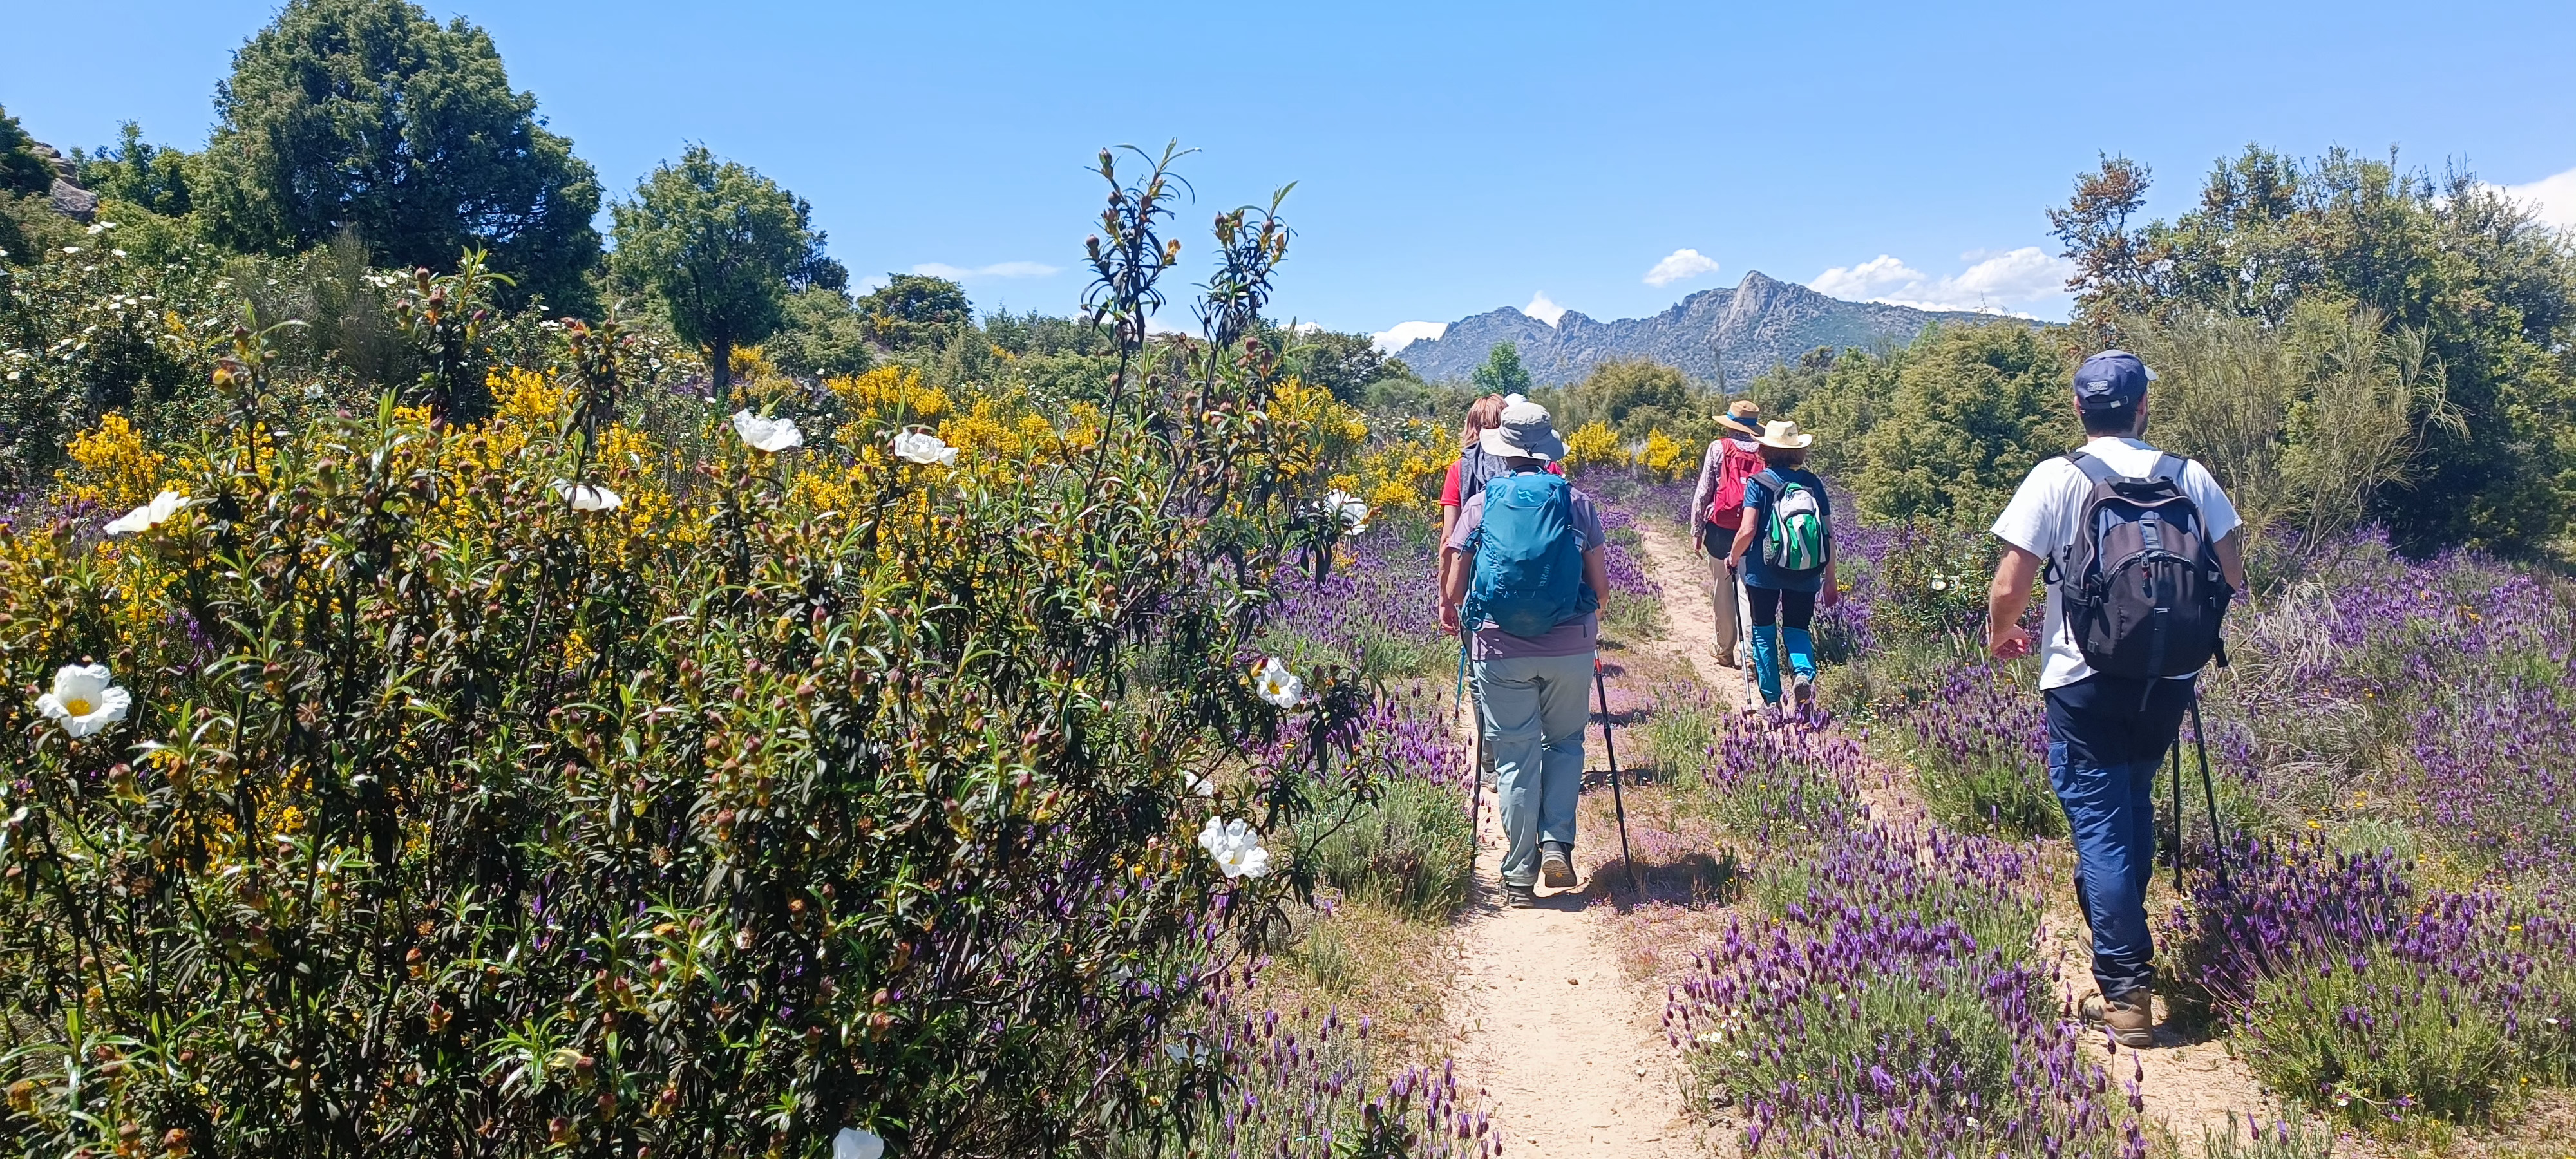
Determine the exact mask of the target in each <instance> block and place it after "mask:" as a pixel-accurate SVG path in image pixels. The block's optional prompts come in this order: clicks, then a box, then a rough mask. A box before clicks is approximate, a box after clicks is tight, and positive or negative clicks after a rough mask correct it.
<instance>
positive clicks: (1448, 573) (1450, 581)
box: [1440, 547, 1471, 632]
mask: <svg viewBox="0 0 2576 1159" xmlns="http://www.w3.org/2000/svg"><path fill="white" fill-rule="evenodd" d="M1470 561H1471V557H1469V556H1468V555H1467V553H1466V552H1463V551H1460V550H1458V549H1457V548H1454V547H1443V548H1441V549H1440V626H1441V627H1443V628H1447V629H1449V630H1450V631H1453V632H1454V631H1456V630H1458V606H1459V605H1460V604H1463V603H1466V602H1467V565H1468V564H1469V562H1470Z"/></svg>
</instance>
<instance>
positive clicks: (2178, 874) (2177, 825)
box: [2173, 737, 2184, 893]
mask: <svg viewBox="0 0 2576 1159" xmlns="http://www.w3.org/2000/svg"><path fill="white" fill-rule="evenodd" d="M2173 793H2174V807H2173V819H2174V839H2173V870H2174V892H2175V893H2181V892H2182V840H2183V828H2184V826H2183V823H2182V822H2183V817H2182V738H2181V737H2175V738H2174V743H2173Z"/></svg>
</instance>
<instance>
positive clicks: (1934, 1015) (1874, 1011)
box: [1690, 894, 2019, 1108]
mask: <svg viewBox="0 0 2576 1159" xmlns="http://www.w3.org/2000/svg"><path fill="white" fill-rule="evenodd" d="M1800 896H1801V897H1803V896H1804V895H1803V894H1801V895H1800ZM1927 917H1928V915H1927ZM1980 944H1983V943H1982V942H1981V943H1980ZM1989 973H1990V970H1989V969H1988V968H1985V967H1982V966H1977V965H1968V964H1959V965H1953V966H1949V967H1946V968H1942V969H1938V970H1934V971H1930V972H1928V973H1927V974H1882V975H1878V976H1876V977H1873V978H1870V979H1868V980H1867V981H1865V982H1860V983H1857V984H1854V985H1851V986H1849V987H1847V988H1846V987H1832V988H1829V987H1826V986H1821V985H1817V986H1810V987H1805V988H1803V989H1802V992H1801V993H1800V995H1799V997H1798V999H1797V1000H1796V1002H1795V1004H1794V1009H1793V1010H1792V1011H1790V1012H1785V1013H1780V1014H1773V1015H1769V1017H1772V1018H1777V1019H1778V1020H1779V1021H1781V1022H1784V1023H1787V1024H1790V1025H1795V1026H1797V1027H1799V1028H1800V1032H1799V1033H1797V1034H1795V1035H1786V1036H1782V1037H1781V1038H1780V1039H1778V1040H1777V1045H1778V1048H1777V1049H1772V1050H1753V1051H1744V1052H1740V1053H1741V1057H1739V1052H1738V1051H1735V1050H1730V1049H1724V1048H1723V1046H1722V1044H1720V1048H1719V1049H1710V1050H1700V1051H1695V1052H1693V1053H1692V1054H1691V1055H1690V1063H1691V1067H1692V1077H1693V1078H1694V1079H1696V1080H1697V1081H1698V1082H1699V1083H1700V1084H1702V1086H1703V1087H1704V1088H1705V1089H1709V1090H1718V1091H1724V1092H1726V1093H1727V1094H1728V1095H1730V1096H1732V1100H1733V1101H1734V1102H1735V1103H1736V1105H1738V1106H1751V1105H1752V1104H1753V1103H1754V1102H1755V1101H1756V1100H1760V1099H1768V1098H1776V1097H1778V1094H1779V1092H1780V1091H1783V1090H1792V1089H1794V1090H1797V1091H1799V1092H1801V1093H1802V1094H1804V1095H1809V1096H1812V1097H1816V1098H1819V1099H1820V1100H1822V1101H1823V1102H1824V1103H1825V1104H1826V1105H1829V1106H1841V1105H1845V1104H1856V1105H1860V1106H1867V1107H1871V1108H1876V1107H1879V1106H1881V1105H1882V1103H1883V1102H1884V1100H1883V1098H1882V1095H1881V1091H1880V1088H1879V1087H1878V1086H1877V1084H1876V1083H1874V1082H1872V1076H1871V1073H1870V1071H1871V1069H1872V1067H1876V1068H1879V1069H1880V1070H1882V1071H1883V1072H1884V1073H1885V1074H1890V1075H1903V1076H1913V1075H1917V1074H1922V1075H1930V1076H1937V1080H1936V1081H1937V1082H1938V1083H1939V1089H1940V1092H1941V1094H1942V1095H1943V1096H1944V1097H1945V1099H1955V1100H1957V1101H1955V1102H1952V1103H1950V1104H1949V1105H1950V1106H1952V1107H1966V1106H1968V1105H1969V1103H1968V1100H1969V1099H1971V1098H1973V1099H1975V1100H1977V1104H1976V1105H1980V1106H1993V1105H2002V1104H2007V1103H2008V1101H2009V1100H2010V1099H2011V1098H2012V1097H2013V1096H2014V1095H2015V1093H2016V1092H2015V1090H2014V1088H2013V1085H2012V1069H2013V1061H2014V1058H2015V1052H2016V1048H2017V1047H2018V1046H2019V1043H2018V1041H2017V1039H2016V1036H2015V1035H2014V1034H2013V1032H2012V1029H2011V1028H2010V1027H2009V1026H2006V1025H2005V1024H2004V1021H2003V1019H2002V1018H2001V1017H2000V1016H1998V1015H1997V1014H1996V1013H1995V1011H1994V1008H1993V1006H1992V1005H1990V1004H1989V1003H1988V1001H1987V1000H1986V998H1985V996H1984V995H1983V994H1981V993H1980V989H1979V987H1980V983H1982V982H1983V981H1984V980H1985V979H1986V978H1987V977H1988V975H1989Z"/></svg>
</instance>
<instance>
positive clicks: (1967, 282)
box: [1807, 246, 2074, 318]
mask: <svg viewBox="0 0 2576 1159" xmlns="http://www.w3.org/2000/svg"><path fill="white" fill-rule="evenodd" d="M1959 257H1960V260H1962V261H1966V262H1970V263H1973V264H1971V265H1970V266H1969V267H1968V268H1967V269H1964V270H1961V271H1960V272H1959V273H1957V274H1956V275H1953V276H1950V277H1946V278H1942V277H1933V276H1932V275H1930V274H1926V273H1924V272H1923V271H1921V270H1918V269H1915V268H1914V267H1912V266H1909V265H1906V264H1905V263H1904V262H1903V261H1902V260H1900V259H1898V258H1895V257H1892V256H1890V255H1887V254H1880V255H1878V256H1877V257H1875V258H1871V259H1870V260H1868V261H1865V262H1862V263H1860V264H1859V265H1853V266H1835V267H1834V268H1832V269H1829V270H1826V271H1825V272H1823V273H1821V274H1818V275H1816V279H1815V280H1814V281H1812V282H1809V283H1807V288H1809V289H1811V290H1814V291H1816V292H1817V293H1820V294H1827V295H1831V296H1833V297H1836V298H1847V299H1852V300H1855V301H1863V302H1886V303H1889V304H1892V305H1898V306H1912V307H1914V308H1915V309H1918V310H1975V311H1978V312H1980V313H1986V314H2008V315H2012V316H2015V317H2023V318H2028V317H2034V316H2035V315H2034V314H2033V313H2032V311H2033V310H2034V309H2044V310H2047V311H2049V312H2051V313H2062V312H2063V311H2064V310H2065V308H2066V304H2067V295H2066V278H2067V275H2069V274H2070V273H2072V272H2073V271H2074V263H2073V262H2071V261H2068V260H2067V259H2065V258H2059V257H2051V256H2049V255H2048V254H2047V252H2045V251H2043V250H2041V249H2040V248H2039V247H2038V246H2023V247H2021V248H2020V249H2015V250H2003V251H2000V252H1998V251H1991V250H1972V251H1970V252H1968V253H1964V254H1961V255H1959Z"/></svg>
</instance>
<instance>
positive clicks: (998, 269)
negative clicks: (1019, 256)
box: [912, 262, 1056, 282]
mask: <svg viewBox="0 0 2576 1159" xmlns="http://www.w3.org/2000/svg"><path fill="white" fill-rule="evenodd" d="M912 272H914V273H916V274H926V275H928V276H930V277H934V278H946V279H948V280H949V281H952V282H982V281H990V280H992V279H995V278H1043V277H1047V276H1049V275H1052V274H1054V273H1055V272H1056V267H1054V266H1050V265H1047V264H1045V263H1042V262H995V263H993V264H992V265H989V266H976V267H974V268H972V269H968V268H967V267H965V266H952V265H949V264H948V263H946V262H923V263H921V264H920V265H917V266H914V267H912Z"/></svg>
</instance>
